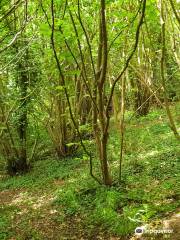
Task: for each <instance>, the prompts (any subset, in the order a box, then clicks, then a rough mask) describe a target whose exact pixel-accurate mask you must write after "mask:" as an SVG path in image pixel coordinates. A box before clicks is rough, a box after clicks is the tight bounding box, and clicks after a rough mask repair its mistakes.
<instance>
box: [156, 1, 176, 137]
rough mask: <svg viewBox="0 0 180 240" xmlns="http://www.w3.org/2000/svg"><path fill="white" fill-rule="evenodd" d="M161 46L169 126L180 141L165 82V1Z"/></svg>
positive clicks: (162, 6)
mask: <svg viewBox="0 0 180 240" xmlns="http://www.w3.org/2000/svg"><path fill="white" fill-rule="evenodd" d="M161 44H162V54H161V80H162V86H163V91H164V103H165V108H166V112H167V116H168V118H169V125H170V128H171V130H172V131H173V133H174V135H175V137H176V138H177V139H178V140H179V141H180V135H179V133H178V131H177V128H176V125H175V122H174V119H173V116H172V114H171V111H170V106H169V102H168V97H167V90H166V80H165V52H166V29H165V9H164V1H163V0H161Z"/></svg>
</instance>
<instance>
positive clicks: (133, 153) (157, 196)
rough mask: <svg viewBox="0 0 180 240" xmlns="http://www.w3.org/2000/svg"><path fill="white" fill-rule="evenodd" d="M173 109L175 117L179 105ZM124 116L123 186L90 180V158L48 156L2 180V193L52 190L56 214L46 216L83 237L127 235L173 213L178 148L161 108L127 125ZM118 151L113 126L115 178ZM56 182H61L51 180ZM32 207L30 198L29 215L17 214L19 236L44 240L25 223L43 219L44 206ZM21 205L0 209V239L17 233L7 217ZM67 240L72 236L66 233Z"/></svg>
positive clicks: (111, 155)
mask: <svg viewBox="0 0 180 240" xmlns="http://www.w3.org/2000/svg"><path fill="white" fill-rule="evenodd" d="M173 109H174V115H175V116H177V117H176V119H177V120H178V114H177V113H178V111H179V110H180V109H179V106H174V107H173ZM177 110H178V111H177ZM160 115H161V118H159V116H160ZM128 119H129V115H128V114H127V116H126V121H127V124H126V134H125V147H124V158H123V172H122V177H123V182H122V183H121V184H117V183H116V184H114V186H113V187H111V188H109V187H105V186H100V185H99V184H98V183H96V182H94V180H93V179H92V178H91V177H90V176H89V169H88V161H87V160H86V158H85V157H83V156H82V157H76V158H68V159H66V160H65V161H56V160H52V159H49V160H45V161H38V162H35V163H34V164H33V169H32V170H31V172H29V173H28V174H26V175H23V176H16V177H13V178H11V177H6V178H4V179H3V180H2V181H1V182H0V191H3V190H8V191H11V190H14V189H16V190H19V191H21V190H24V189H25V191H26V192H27V197H28V195H29V196H35V197H38V195H39V194H40V193H41V192H43V193H46V194H47V193H50V194H51V195H52V196H54V200H53V201H52V202H51V203H50V206H49V207H50V208H52V209H55V210H56V211H57V214H56V215H55V216H49V215H47V216H46V217H47V218H49V219H50V221H53V223H54V224H57V226H61V225H62V226H64V229H65V232H67V231H69V230H67V229H68V224H69V225H70V227H72V226H74V228H80V229H79V231H83V232H84V234H85V236H86V237H87V238H86V239H93V236H94V235H93V234H95V233H97V229H98V233H99V232H102V233H105V232H106V234H110V235H117V236H126V237H127V236H128V235H131V234H132V233H133V232H134V229H135V228H136V227H137V226H139V225H141V224H143V223H149V222H151V221H154V220H157V219H161V218H163V217H164V216H165V215H167V214H169V213H171V212H174V211H176V209H177V208H178V207H179V203H180V202H179V197H178V193H179V182H180V181H179V180H180V178H179V177H180V176H179V172H180V171H179V170H180V169H179V161H180V150H179V149H180V148H179V143H178V142H177V140H176V139H175V137H174V135H173V133H172V132H171V130H170V128H169V127H168V123H167V119H166V116H165V114H164V113H163V111H162V110H161V109H160V110H155V111H152V112H151V113H150V114H149V115H148V116H146V117H142V118H138V119H134V118H133V119H132V121H131V122H130V123H129V122H128ZM178 127H180V125H178ZM119 149H120V147H119V133H118V131H117V130H116V128H115V127H113V124H112V129H111V137H110V142H109V146H108V151H109V160H110V164H111V171H112V174H113V178H114V179H116V180H117V179H118V169H119V167H118V161H119ZM94 161H95V163H94V164H95V166H96V165H98V163H97V160H96V159H95V160H94ZM96 174H98V171H96ZM60 180H62V181H63V184H61V183H60V184H55V181H60ZM27 201H28V200H27ZM26 203H27V202H26ZM32 206H33V203H31V201H29V206H28V211H29V214H25V215H22V216H21V221H20V225H19V226H20V228H21V230H22V231H23V232H24V235H23V236H26V235H27V236H31V239H44V238H43V237H42V234H41V232H40V230H39V229H34V228H33V227H32V226H31V224H30V223H29V222H30V220H32V219H36V220H37V219H41V215H42V214H43V213H44V210H45V209H43V210H41V209H38V210H33V208H32ZM19 208H20V209H21V206H16V205H14V206H13V205H12V206H11V207H8V205H7V206H5V207H4V206H3V207H1V208H0V213H1V216H2V217H1V220H0V229H2V230H1V231H0V239H8V237H9V236H11V235H13V234H14V232H16V229H11V225H12V220H11V217H10V216H11V215H13V214H14V215H16V214H17V212H18V211H19ZM43 208H45V205H44V207H43ZM41 211H42V212H41ZM69 222H70V223H69ZM72 222H73V223H72ZM62 229H63V227H62ZM62 229H61V230H62ZM72 229H73V227H72ZM76 230H77V229H76ZM71 231H72V233H71V234H72V236H73V234H74V235H75V234H77V233H75V232H77V231H75V230H71ZM73 231H75V232H73ZM65 232H64V234H65ZM61 234H63V231H62V233H61ZM20 235H21V234H20ZM32 236H33V237H32ZM19 239H23V238H19ZM65 239H71V238H70V237H69V235H68V237H67V238H65Z"/></svg>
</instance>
